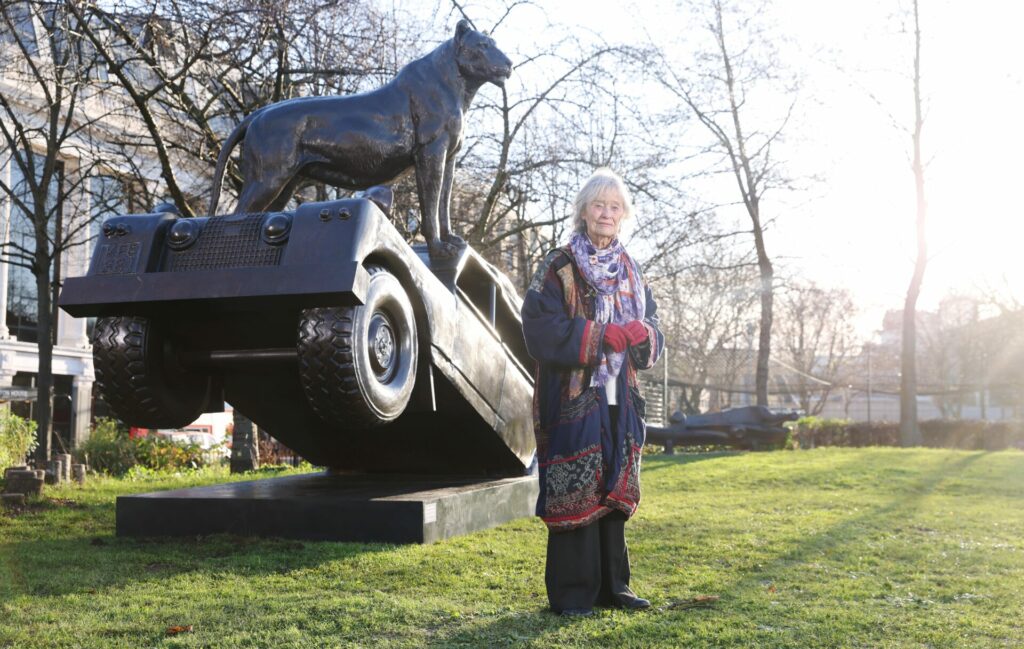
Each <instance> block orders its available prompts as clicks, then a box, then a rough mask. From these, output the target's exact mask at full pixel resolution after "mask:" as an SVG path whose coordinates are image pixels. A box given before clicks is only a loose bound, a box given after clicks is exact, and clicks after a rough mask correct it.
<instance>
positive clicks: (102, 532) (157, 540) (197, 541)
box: [0, 503, 401, 597]
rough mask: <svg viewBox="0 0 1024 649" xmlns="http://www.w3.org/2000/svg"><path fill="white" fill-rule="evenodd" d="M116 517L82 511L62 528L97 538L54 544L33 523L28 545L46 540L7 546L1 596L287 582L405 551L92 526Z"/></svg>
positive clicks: (0, 563) (1, 553) (1, 559)
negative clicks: (132, 534) (167, 584)
mask: <svg viewBox="0 0 1024 649" xmlns="http://www.w3.org/2000/svg"><path fill="white" fill-rule="evenodd" d="M78 509H81V510H82V511H78ZM113 509H114V504H113V503H110V504H104V505H91V506H89V507H86V508H76V511H73V512H71V513H70V514H69V516H71V519H70V520H65V521H63V522H62V527H67V528H71V529H78V530H80V529H82V527H86V528H88V527H89V526H90V525H91V524H92V526H93V527H95V528H96V532H97V534H96V535H94V536H88V535H86V536H83V535H80V534H79V535H70V536H60V537H59V538H53V537H52V536H51V537H50V538H46V537H45V536H44V535H45V534H46V532H47V530H46V529H45V528H44V526H45V525H46V523H47V522H48V521H45V520H43V521H38V522H35V521H32V522H34V523H36V524H35V525H32V526H31V527H29V528H28V529H25V530H22V531H21V534H19V536H22V537H24V536H25V533H26V532H28V533H30V534H31V533H32V532H36V533H37V534H38V538H34V539H25V538H22V539H20V540H8V541H5V542H0V581H2V582H6V583H5V584H3V585H0V594H2V595H3V596H4V597H12V596H17V595H29V596H59V595H65V594H74V593H87V594H92V593H96V592H99V591H103V590H113V589H120V588H124V587H126V586H129V585H136V584H145V583H147V582H151V581H154V582H155V581H166V580H168V579H171V578H174V577H177V576H180V575H187V574H203V573H208V574H224V573H236V574H246V575H268V574H283V573H287V572H290V571H295V570H303V569H306V568H315V567H317V566H319V565H321V564H323V563H325V562H330V561H338V560H344V559H355V558H359V557H362V556H366V555H370V554H374V553H382V552H390V551H395V550H397V549H399V548H400V547H401V546H396V545H391V544H384V543H332V542H303V541H296V540H290V539H273V538H253V537H241V536H234V535H230V534H213V535H209V536H192V537H174V538H171V537H152V538H138V539H136V538H121V537H115V536H113V535H112V533H113V530H112V525H109V524H103V523H101V524H99V525H95V524H94V521H93V520H90V517H91V516H96V515H99V517H101V518H106V517H109V519H111V520H112V519H113ZM104 510H106V511H104ZM41 528H42V529H41ZM54 536H59V534H55V535H54Z"/></svg>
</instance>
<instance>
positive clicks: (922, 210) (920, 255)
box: [900, 0, 928, 446]
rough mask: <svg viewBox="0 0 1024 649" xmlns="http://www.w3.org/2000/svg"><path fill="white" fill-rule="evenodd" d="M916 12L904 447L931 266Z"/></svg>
mask: <svg viewBox="0 0 1024 649" xmlns="http://www.w3.org/2000/svg"><path fill="white" fill-rule="evenodd" d="M913 12H914V77H913V86H914V130H913V134H912V135H911V141H912V143H913V148H914V161H913V164H912V169H913V171H914V196H915V199H916V205H917V210H916V216H915V219H914V222H915V230H916V234H917V257H916V258H915V260H914V273H913V275H912V276H911V278H910V285H909V286H908V287H907V296H906V299H905V300H904V303H903V330H902V336H903V337H902V341H903V342H902V347H901V351H900V370H901V373H900V443H901V444H902V445H903V446H919V445H920V444H921V430H920V428H919V427H918V423H917V328H916V324H917V318H916V317H915V314H916V312H917V298H918V296H919V295H920V294H921V284H922V283H923V282H924V272H925V268H926V266H927V265H928V238H927V228H926V224H927V217H928V203H927V201H926V200H925V192H924V163H923V161H922V159H921V129H922V127H923V126H924V116H923V113H922V110H921V23H920V19H919V15H918V6H917V0H914V2H913Z"/></svg>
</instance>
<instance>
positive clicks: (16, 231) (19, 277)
mask: <svg viewBox="0 0 1024 649" xmlns="http://www.w3.org/2000/svg"><path fill="white" fill-rule="evenodd" d="M33 161H34V162H35V163H36V165H37V168H38V169H39V170H40V171H41V167H42V157H41V156H38V155H37V156H34V157H33ZM8 166H9V167H10V173H11V178H10V181H11V189H12V191H13V193H14V195H15V196H17V197H18V198H19V200H20V201H21V202H22V203H23V204H24V205H25V207H26V208H27V209H28V210H33V209H34V205H35V200H34V198H33V196H32V191H31V189H30V186H29V183H28V181H27V180H26V178H25V176H24V174H23V173H22V171H21V167H20V166H19V165H18V164H17V163H16V162H15V161H14V160H11V162H10V163H9V165H8ZM63 179H64V166H63V164H59V165H58V167H57V169H56V173H55V174H54V175H53V177H52V178H51V179H50V189H49V191H48V192H47V206H46V207H47V212H46V213H47V216H48V218H47V232H48V234H49V238H50V242H49V245H50V246H51V247H52V246H53V245H54V242H55V241H56V240H57V238H58V232H59V227H58V226H59V222H60V219H61V205H60V204H59V202H58V201H59V200H60V198H61V197H60V191H61V187H62V186H63ZM8 240H9V242H10V249H9V250H8V253H7V254H8V258H9V259H10V260H11V263H10V264H9V270H8V278H7V327H8V329H10V332H11V335H13V336H15V337H16V338H17V339H18V340H21V341H25V342H39V294H38V292H37V290H36V276H35V275H34V274H32V271H31V270H29V269H28V268H27V267H26V265H25V264H26V263H27V262H28V261H29V259H28V258H26V257H25V255H31V254H32V252H33V251H34V250H35V249H36V240H35V221H34V216H33V214H32V212H31V211H29V212H25V211H24V210H23V209H21V208H20V207H19V206H18V205H17V204H16V203H15V202H14V201H11V212H10V235H9V239H8ZM50 270H51V273H52V272H53V268H52V267H51V269H50ZM51 279H52V275H51Z"/></svg>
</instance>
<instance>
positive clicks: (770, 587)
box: [768, 584, 778, 593]
mask: <svg viewBox="0 0 1024 649" xmlns="http://www.w3.org/2000/svg"><path fill="white" fill-rule="evenodd" d="M777 590H778V588H776V587H775V584H768V592H769V593H774V592H775V591H777Z"/></svg>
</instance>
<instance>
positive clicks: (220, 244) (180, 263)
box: [165, 214, 283, 272]
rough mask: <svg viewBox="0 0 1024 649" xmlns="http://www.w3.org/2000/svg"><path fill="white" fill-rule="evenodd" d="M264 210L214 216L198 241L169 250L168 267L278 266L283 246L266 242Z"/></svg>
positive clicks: (183, 269)
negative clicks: (229, 215)
mask: <svg viewBox="0 0 1024 649" xmlns="http://www.w3.org/2000/svg"><path fill="white" fill-rule="evenodd" d="M263 217H264V215H263V214H245V215H241V216H232V217H223V216H219V217H213V218H211V219H209V220H208V221H207V222H206V225H205V227H203V231H202V233H201V234H200V235H199V238H198V239H197V240H196V242H195V243H194V244H193V245H192V246H190V247H189V248H187V249H185V250H168V253H169V255H168V261H167V263H166V265H165V267H166V269H167V270H169V271H172V272H182V271H190V270H215V269H218V268H246V267H252V266H276V265H278V264H279V263H280V262H281V252H282V250H283V246H271V245H268V244H266V243H264V242H263V240H262V239H261V237H260V228H261V225H262V223H263Z"/></svg>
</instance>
